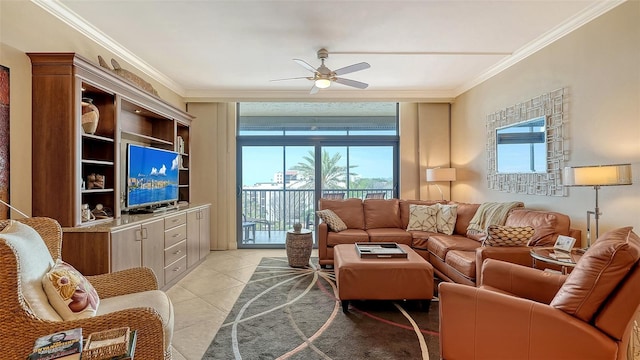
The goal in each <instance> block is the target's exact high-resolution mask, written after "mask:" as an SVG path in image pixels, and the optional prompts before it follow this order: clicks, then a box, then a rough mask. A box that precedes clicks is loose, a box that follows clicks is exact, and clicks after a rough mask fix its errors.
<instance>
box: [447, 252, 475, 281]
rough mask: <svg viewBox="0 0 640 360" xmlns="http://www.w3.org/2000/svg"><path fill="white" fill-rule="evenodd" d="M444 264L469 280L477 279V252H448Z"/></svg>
mask: <svg viewBox="0 0 640 360" xmlns="http://www.w3.org/2000/svg"><path fill="white" fill-rule="evenodd" d="M444 262H445V264H447V265H449V266H451V267H452V268H454V269H455V270H456V271H458V272H459V273H460V274H462V275H463V276H464V277H466V278H468V279H469V280H474V279H475V278H476V252H475V251H465V250H451V251H449V252H447V256H446V257H445V259H444Z"/></svg>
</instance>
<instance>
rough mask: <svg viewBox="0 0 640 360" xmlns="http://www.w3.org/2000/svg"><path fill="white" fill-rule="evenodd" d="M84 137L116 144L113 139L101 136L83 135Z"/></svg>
mask: <svg viewBox="0 0 640 360" xmlns="http://www.w3.org/2000/svg"><path fill="white" fill-rule="evenodd" d="M82 137H83V138H85V139H93V140H99V141H105V142H114V140H113V139H112V138H108V137H105V136H99V135H94V134H82Z"/></svg>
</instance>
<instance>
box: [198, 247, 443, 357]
mask: <svg viewBox="0 0 640 360" xmlns="http://www.w3.org/2000/svg"><path fill="white" fill-rule="evenodd" d="M310 263H311V264H310V266H308V267H306V268H291V267H289V266H288V263H287V259H286V258H263V259H262V262H261V263H260V264H259V265H258V267H257V268H256V271H255V273H254V274H253V276H252V277H251V280H250V281H249V283H248V284H247V286H246V287H245V288H244V290H243V291H242V293H241V294H240V297H239V298H238V301H237V302H236V303H235V305H234V307H233V309H232V310H231V313H229V316H228V317H227V319H226V320H225V323H224V324H223V325H222V326H221V327H220V330H219V331H218V333H217V334H216V336H215V338H214V339H213V341H212V342H211V344H210V345H209V348H208V350H207V351H206V353H205V355H204V357H203V359H225V360H226V359H251V360H255V359H304V360H309V359H333V360H339V359H350V360H355V359H439V357H440V354H439V348H438V302H437V300H435V301H432V302H431V305H430V309H425V308H423V307H422V306H420V304H419V303H413V302H403V301H395V302H394V301H356V302H351V303H350V308H349V313H348V314H345V313H343V312H342V308H341V306H340V301H339V300H338V299H337V298H336V295H337V289H336V285H335V277H334V273H333V270H331V269H320V267H319V266H318V265H317V259H312V260H311V262H310Z"/></svg>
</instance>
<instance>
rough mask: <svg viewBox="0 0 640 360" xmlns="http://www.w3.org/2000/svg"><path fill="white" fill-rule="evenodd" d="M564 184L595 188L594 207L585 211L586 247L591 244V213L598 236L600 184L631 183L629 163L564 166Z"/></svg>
mask: <svg viewBox="0 0 640 360" xmlns="http://www.w3.org/2000/svg"><path fill="white" fill-rule="evenodd" d="M563 184H564V185H565V186H593V188H594V189H595V190H596V208H595V209H594V210H593V211H591V210H589V211H587V248H588V247H590V246H591V215H593V218H594V219H595V222H596V237H595V239H596V240H597V239H598V236H600V231H599V228H598V220H599V219H600V215H602V213H601V212H600V208H599V207H598V190H600V187H601V186H615V185H631V164H616V165H592V166H572V167H565V168H564V174H563Z"/></svg>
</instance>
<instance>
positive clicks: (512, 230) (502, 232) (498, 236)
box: [482, 225, 535, 246]
mask: <svg viewBox="0 0 640 360" xmlns="http://www.w3.org/2000/svg"><path fill="white" fill-rule="evenodd" d="M534 232H535V229H534V228H532V227H531V226H524V227H519V226H502V225H489V227H488V228H487V237H486V238H485V239H484V241H483V242H482V246H527V244H528V243H529V240H530V239H531V237H532V236H533V233H534Z"/></svg>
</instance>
